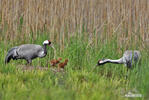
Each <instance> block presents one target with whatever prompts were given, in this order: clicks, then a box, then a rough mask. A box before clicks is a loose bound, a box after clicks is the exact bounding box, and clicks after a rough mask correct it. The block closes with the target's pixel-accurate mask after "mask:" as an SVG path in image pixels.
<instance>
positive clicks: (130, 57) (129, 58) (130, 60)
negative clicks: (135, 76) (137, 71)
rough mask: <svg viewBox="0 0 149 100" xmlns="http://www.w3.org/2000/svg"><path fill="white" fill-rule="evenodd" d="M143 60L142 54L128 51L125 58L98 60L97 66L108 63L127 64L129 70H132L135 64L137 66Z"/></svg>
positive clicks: (124, 55)
mask: <svg viewBox="0 0 149 100" xmlns="http://www.w3.org/2000/svg"><path fill="white" fill-rule="evenodd" d="M140 58H141V54H140V52H139V51H137V50H134V51H132V50H127V51H125V52H124V54H123V56H122V57H121V58H120V59H117V60H112V59H102V60H98V63H97V65H103V64H106V63H115V64H125V66H126V67H127V68H131V67H132V65H133V64H136V63H137V62H138V61H139V59H140Z"/></svg>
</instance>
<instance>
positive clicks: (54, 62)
mask: <svg viewBox="0 0 149 100" xmlns="http://www.w3.org/2000/svg"><path fill="white" fill-rule="evenodd" d="M61 60H62V58H58V59H52V60H51V61H50V64H51V66H55V65H56V64H58V63H60V61H61Z"/></svg>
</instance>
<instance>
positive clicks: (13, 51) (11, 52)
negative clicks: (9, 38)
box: [5, 47, 18, 63]
mask: <svg viewBox="0 0 149 100" xmlns="http://www.w3.org/2000/svg"><path fill="white" fill-rule="evenodd" d="M17 48H18V47H13V48H11V49H10V50H9V51H8V53H7V55H6V57H5V63H9V61H10V60H11V59H12V58H13V59H15V56H17V54H16V49H17Z"/></svg>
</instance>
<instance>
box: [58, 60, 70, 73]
mask: <svg viewBox="0 0 149 100" xmlns="http://www.w3.org/2000/svg"><path fill="white" fill-rule="evenodd" d="M67 63H68V59H65V61H64V62H62V63H59V65H58V71H60V69H61V68H62V69H64V67H65V66H66V65H67Z"/></svg>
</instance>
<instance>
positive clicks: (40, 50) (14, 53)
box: [5, 40, 52, 64]
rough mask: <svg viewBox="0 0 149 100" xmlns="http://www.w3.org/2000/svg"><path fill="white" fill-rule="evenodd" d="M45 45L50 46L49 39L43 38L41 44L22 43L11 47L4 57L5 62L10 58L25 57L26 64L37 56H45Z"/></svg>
mask: <svg viewBox="0 0 149 100" xmlns="http://www.w3.org/2000/svg"><path fill="white" fill-rule="evenodd" d="M47 45H49V46H52V44H51V41H50V40H45V41H44V42H43V46H40V45H37V44H23V45H20V46H16V47H13V48H11V49H10V50H9V51H8V53H7V56H6V57H5V63H9V62H10V60H11V59H13V60H17V59H25V60H26V61H27V63H28V64H31V63H32V60H33V59H35V58H37V57H40V58H42V57H45V56H46V55H47V49H46V48H47Z"/></svg>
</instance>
